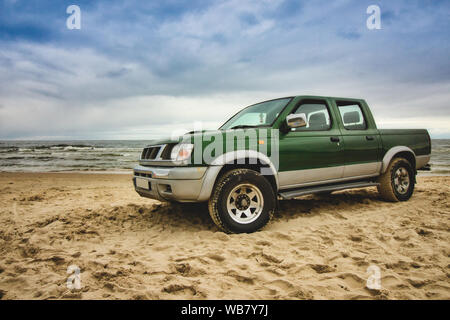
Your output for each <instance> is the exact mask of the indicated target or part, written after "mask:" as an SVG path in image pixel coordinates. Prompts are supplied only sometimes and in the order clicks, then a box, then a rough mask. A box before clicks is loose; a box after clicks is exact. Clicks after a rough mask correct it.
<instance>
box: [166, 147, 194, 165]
mask: <svg viewBox="0 0 450 320" xmlns="http://www.w3.org/2000/svg"><path fill="white" fill-rule="evenodd" d="M193 149H194V145H193V144H191V143H180V144H177V145H175V146H174V147H173V149H172V152H171V154H170V158H171V159H172V160H174V161H183V160H186V159H188V158H189V157H190V156H191V153H192V150H193Z"/></svg>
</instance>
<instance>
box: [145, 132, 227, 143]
mask: <svg viewBox="0 0 450 320" xmlns="http://www.w3.org/2000/svg"><path fill="white" fill-rule="evenodd" d="M217 131H222V130H202V131H195V132H194V131H191V132H188V133H185V134H183V135H181V136H178V137H174V138H170V137H166V138H160V139H153V140H150V141H149V142H148V144H147V146H154V145H159V144H168V143H179V142H181V141H183V140H184V141H189V140H191V138H194V137H195V136H198V135H204V134H205V132H211V133H213V132H217ZM204 136H205V135H204Z"/></svg>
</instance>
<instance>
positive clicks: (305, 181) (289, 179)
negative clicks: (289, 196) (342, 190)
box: [278, 100, 345, 189]
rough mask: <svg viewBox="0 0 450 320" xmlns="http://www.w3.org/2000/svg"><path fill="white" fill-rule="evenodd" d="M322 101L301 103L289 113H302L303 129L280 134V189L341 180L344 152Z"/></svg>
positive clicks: (333, 122) (337, 131) (330, 113)
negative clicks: (304, 119) (304, 124)
mask: <svg viewBox="0 0 450 320" xmlns="http://www.w3.org/2000/svg"><path fill="white" fill-rule="evenodd" d="M332 112H333V111H332V110H331V108H330V107H329V104H328V102H327V101H326V100H303V101H301V102H300V103H299V104H298V105H297V106H296V108H294V109H293V112H292V113H304V114H305V115H306V118H307V125H306V126H305V127H300V128H293V129H291V130H290V131H289V132H288V133H286V134H280V146H279V148H280V149H279V155H280V170H279V173H278V181H279V184H280V188H283V189H287V188H291V187H292V188H293V187H297V186H302V185H313V184H317V183H320V182H323V181H324V180H335V179H339V178H342V176H343V172H344V164H345V160H344V149H343V144H342V141H341V132H340V130H339V127H338V124H337V123H336V122H335V121H333V119H335V117H333V116H332Z"/></svg>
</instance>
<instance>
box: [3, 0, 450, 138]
mask: <svg viewBox="0 0 450 320" xmlns="http://www.w3.org/2000/svg"><path fill="white" fill-rule="evenodd" d="M71 4H77V5H79V6H80V8H81V17H82V24H81V30H68V29H67V28H66V25H65V23H66V18H67V17H68V15H67V14H66V8H67V6H68V5H71ZM371 4H373V3H372V1H347V0H338V1H314V2H310V1H287V0H286V1H282V0H273V1H268V0H266V1H236V0H231V1H188V2H187V1H137V0H133V1H126V2H124V1H106V0H105V1H56V2H55V1H19V0H17V1H14V0H5V1H2V2H1V3H0V83H1V86H0V103H1V104H2V105H3V106H4V107H3V108H1V109H0V125H1V126H0V138H16V137H25V138H27V137H36V136H40V137H42V136H45V137H51V136H58V137H59V136H64V137H66V136H73V135H75V136H80V137H81V136H83V137H84V138H85V137H91V138H95V137H102V138H104V137H112V135H111V132H114V135H115V136H114V137H116V135H117V136H125V135H126V136H130V137H146V136H148V135H150V134H156V133H158V134H159V133H164V132H162V131H163V130H167V128H169V127H173V126H177V125H178V126H188V125H189V123H190V122H192V121H195V120H199V119H202V120H204V121H207V122H208V123H209V124H210V125H211V126H216V125H218V124H219V123H220V122H223V120H224V118H226V117H227V116H229V115H231V114H232V113H234V112H235V111H236V110H237V109H238V108H239V107H242V106H245V105H246V104H250V103H252V102H256V101H258V100H263V99H266V98H274V97H277V96H284V95H291V94H302V93H305V94H323V95H337V96H355V97H364V98H366V99H367V100H368V102H369V103H371V105H372V106H373V108H374V113H375V115H376V117H377V120H379V122H380V123H382V124H383V123H384V124H386V125H387V126H395V125H396V123H399V125H400V126H409V125H414V126H416V124H417V125H420V126H421V127H422V126H425V127H428V128H430V129H431V131H432V133H433V134H435V135H436V136H437V135H450V129H448V125H444V124H443V122H442V120H443V119H446V120H447V122H448V120H449V117H450V116H449V111H448V108H447V101H448V100H449V98H450V93H449V92H450V90H449V89H450V63H449V59H448V56H449V55H450V47H449V46H450V43H449V40H448V39H449V38H450V37H449V36H450V35H449V33H450V31H449V30H450V28H449V27H450V26H449V24H450V22H449V19H448V12H449V9H450V3H449V2H448V1H433V2H431V1H428V2H422V1H406V0H405V1H395V2H392V1H379V2H378V4H379V5H380V7H381V14H382V29H381V30H373V31H371V30H368V29H367V28H366V19H367V17H368V15H367V14H366V9H367V6H368V5H371ZM187 110H188V112H187ZM31 115H32V116H31ZM24 119H26V120H27V121H24ZM404 119H409V120H408V121H409V122H405V121H404ZM418 119H420V120H418Z"/></svg>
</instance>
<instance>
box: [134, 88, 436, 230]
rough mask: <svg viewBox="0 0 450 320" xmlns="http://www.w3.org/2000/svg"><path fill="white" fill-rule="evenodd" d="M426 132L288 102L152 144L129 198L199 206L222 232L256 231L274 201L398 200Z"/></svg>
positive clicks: (420, 163)
mask: <svg viewBox="0 0 450 320" xmlns="http://www.w3.org/2000/svg"><path fill="white" fill-rule="evenodd" d="M430 153H431V141H430V136H429V134H428V132H427V130H425V129H395V130H393V129H386V130H381V129H377V126H376V124H375V121H374V118H373V116H372V113H371V111H370V109H369V107H368V105H367V103H366V102H365V101H364V100H362V99H350V98H335V97H320V96H296V97H287V98H280V99H274V100H270V101H265V102H261V103H257V104H254V105H251V106H249V107H246V108H244V109H243V110H241V111H240V112H238V113H237V114H235V115H234V116H233V117H231V118H230V119H229V120H228V121H227V122H225V124H224V125H222V126H221V127H220V128H219V129H218V130H213V131H202V130H201V131H194V132H189V133H187V134H185V135H183V136H181V137H177V138H175V139H164V140H159V141H153V142H152V143H151V145H149V146H147V147H146V148H144V150H143V152H142V155H141V158H140V160H139V165H137V166H136V167H135V168H134V177H133V183H134V187H135V189H136V192H137V193H138V194H139V195H141V196H143V197H148V198H153V199H157V200H160V201H177V202H206V201H208V208H209V213H210V215H211V218H212V219H213V221H214V222H215V223H216V225H217V226H218V227H219V228H220V229H222V230H223V231H225V232H230V233H231V232H232V233H242V232H253V231H256V230H259V229H261V228H262V227H264V226H265V225H266V224H267V223H268V222H269V221H270V219H271V217H272V215H273V213H274V212H275V210H276V208H277V203H278V200H280V199H291V198H294V197H298V196H302V195H306V194H313V193H330V192H333V191H337V190H344V189H350V188H363V187H372V186H376V187H377V188H378V191H379V193H380V195H381V197H382V198H383V199H385V200H387V201H406V200H408V199H409V198H410V197H411V196H412V194H413V191H414V184H415V183H416V179H415V177H416V174H417V170H418V169H420V168H422V167H425V166H426V165H427V164H428V162H429V160H430Z"/></svg>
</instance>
